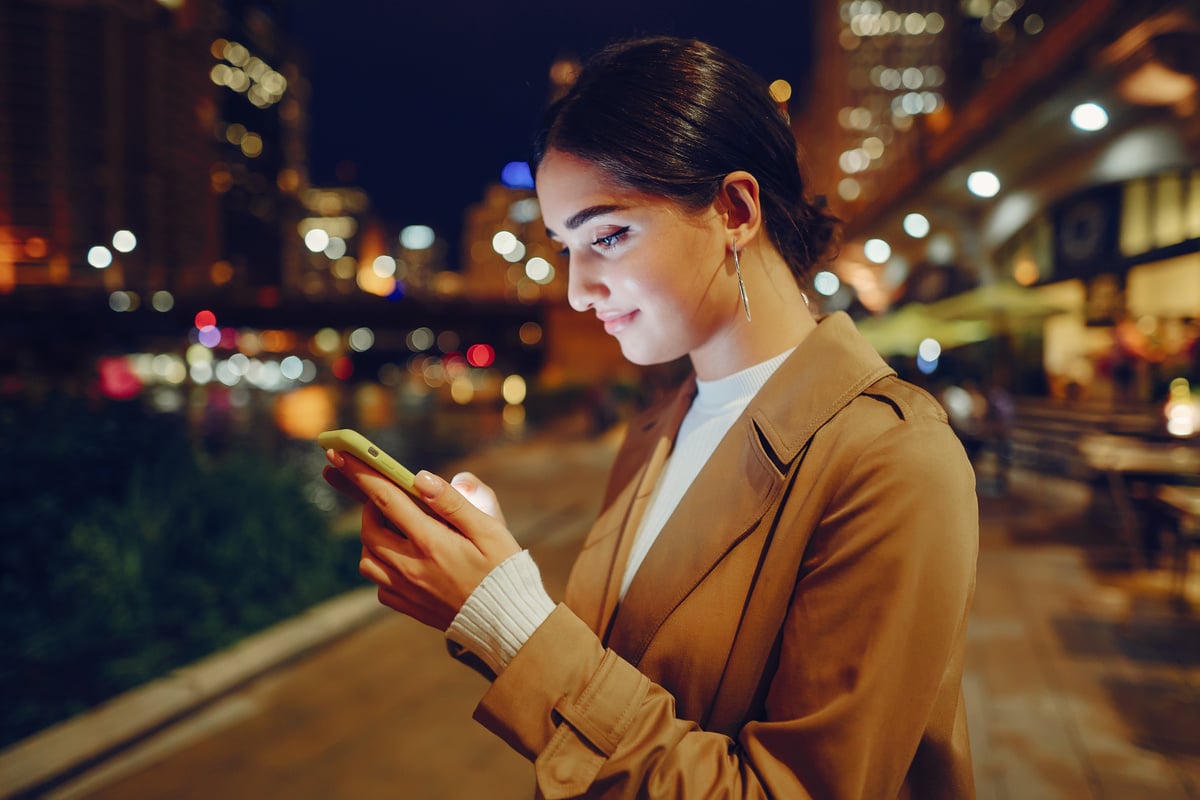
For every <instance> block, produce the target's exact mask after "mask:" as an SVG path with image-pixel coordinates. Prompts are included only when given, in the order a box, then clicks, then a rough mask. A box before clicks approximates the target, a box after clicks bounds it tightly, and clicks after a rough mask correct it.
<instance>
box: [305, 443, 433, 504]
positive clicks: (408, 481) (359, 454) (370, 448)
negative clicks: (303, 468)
mask: <svg viewBox="0 0 1200 800" xmlns="http://www.w3.org/2000/svg"><path fill="white" fill-rule="evenodd" d="M317 444H318V445H320V447H321V449H322V450H330V449H332V450H337V451H339V452H343V453H349V454H350V455H352V456H354V457H355V458H357V459H358V460H359V461H362V462H363V463H364V464H367V465H368V466H370V467H372V468H373V469H375V470H376V471H377V472H379V473H380V474H381V475H383V476H384V477H386V478H389V479H391V481H392V482H393V483H395V484H396V485H397V486H399V487H400V488H401V489H404V490H405V491H407V492H408V493H409V494H411V495H413V496H414V497H416V496H417V490H416V488H415V487H414V486H413V474H412V472H410V471H409V470H408V469H407V468H405V466H404V465H403V464H401V463H400V462H399V461H397V460H396V459H394V458H392V457H391V456H389V455H388V454H387V453H385V452H384V451H383V448H381V447H380V446H379V445H377V444H374V443H372V442H371V440H370V439H368V438H367V437H365V436H363V435H362V434H361V433H359V432H358V431H355V430H351V429H349V428H342V429H340V430H336V431H325V432H324V433H322V434H321V435H320V436H318V437H317Z"/></svg>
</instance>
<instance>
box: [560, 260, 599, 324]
mask: <svg viewBox="0 0 1200 800" xmlns="http://www.w3.org/2000/svg"><path fill="white" fill-rule="evenodd" d="M606 294H607V289H606V287H605V286H604V283H603V282H602V281H601V280H600V279H599V278H598V277H597V275H596V274H595V271H594V270H592V269H590V268H588V266H587V265H586V264H585V263H584V261H583V259H577V258H572V259H569V260H568V262H567V302H568V303H570V304H571V308H573V309H575V310H576V311H587V310H588V309H589V308H594V307H595V305H596V301H597V300H599V299H601V298H603V297H604V295H606Z"/></svg>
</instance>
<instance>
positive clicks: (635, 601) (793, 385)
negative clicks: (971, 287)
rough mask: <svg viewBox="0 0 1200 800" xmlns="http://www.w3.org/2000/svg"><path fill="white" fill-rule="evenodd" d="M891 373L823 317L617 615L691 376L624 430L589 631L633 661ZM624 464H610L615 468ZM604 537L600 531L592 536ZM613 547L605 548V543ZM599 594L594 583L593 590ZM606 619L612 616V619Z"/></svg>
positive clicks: (747, 417)
mask: <svg viewBox="0 0 1200 800" xmlns="http://www.w3.org/2000/svg"><path fill="white" fill-rule="evenodd" d="M892 372H893V371H892V369H891V368H890V367H888V366H887V364H886V363H884V361H883V359H881V358H880V357H879V355H878V353H876V352H875V351H874V349H872V348H871V346H870V344H868V343H867V342H866V341H865V340H864V339H863V338H862V337H861V336H860V335H859V333H858V331H857V329H856V328H855V327H854V322H853V321H852V320H851V319H850V317H849V316H848V315H846V314H844V313H841V312H839V313H835V314H832V315H830V316H828V317H825V318H824V319H822V320H821V322H820V323H819V324H818V325H817V327H816V329H814V330H813V331H812V332H811V333H810V334H809V335H808V336H807V337H805V339H804V341H803V342H801V343H800V345H799V346H798V347H797V348H796V350H795V351H794V352H793V353H792V354H791V355H790V356H789V357H788V358H787V360H786V361H784V363H783V364H782V365H780V367H779V369H778V370H776V372H775V373H774V374H773V375H772V376H771V377H770V378H769V379H768V380H767V383H766V384H765V385H764V386H763V387H762V389H761V390H760V391H759V392H758V394H756V395H755V397H754V399H753V400H751V402H750V404H749V405H748V406H747V408H746V410H745V411H744V412H743V413H742V415H741V417H740V418H739V419H738V420H737V422H735V423H734V425H733V427H732V428H731V429H730V430H729V432H728V433H727V434H726V435H725V438H724V439H723V440H722V441H721V443H720V444H719V445H718V446H717V449H716V451H714V453H713V455H712V457H711V458H710V460H709V462H708V465H707V466H706V467H705V468H704V469H702V470H701V471H700V474H699V475H697V477H696V479H695V481H694V482H693V483H692V485H691V487H690V488H689V489H688V491H687V493H686V494H685V495H684V497H683V498H682V499H681V500H680V503H679V505H678V506H677V507H676V509H675V511H674V513H673V514H672V515H671V518H670V519H669V520H668V521H667V524H666V525H665V526H664V528H663V530H662V532H661V533H660V534H659V537H658V539H657V540H656V541H655V543H654V545H653V546H652V547H651V549H650V552H649V553H648V554H647V555H646V558H645V560H644V561H643V562H642V565H641V568H640V569H639V570H638V574H637V576H635V577H634V579H633V582H632V583H631V584H630V586H629V589H628V591H627V592H626V595H625V598H624V600H623V601H622V602H621V604H620V610H619V612H618V611H617V596H618V593H619V589H620V584H621V577H622V573H623V571H624V569H625V564H626V562H627V561H628V555H629V550H630V546H631V544H632V541H633V538H634V535H635V534H636V532H637V528H638V525H639V524H640V522H641V519H642V517H643V515H644V512H645V508H646V504H647V502H648V500H649V496H650V494H651V492H652V491H653V488H654V485H655V483H656V482H657V480H658V477H659V474H660V473H661V470H662V466H663V464H664V463H665V461H666V457H667V455H668V454H669V452H670V447H671V445H672V443H673V442H674V439H675V435H676V433H677V432H678V430H679V425H680V423H681V422H682V420H683V417H684V415H685V414H686V412H687V409H688V407H689V406H690V404H691V400H692V398H693V397H694V395H695V381H694V378H693V379H689V380H688V381H686V382H685V383H684V384H683V385H682V386H681V387H680V389H679V390H678V392H677V393H676V395H675V397H674V399H673V400H672V401H671V402H669V403H667V404H666V405H665V406H664V407H662V410H661V412H659V413H658V414H657V415H655V416H652V417H651V418H650V419H648V420H647V419H646V418H643V419H642V420H640V423H639V424H638V425H637V427H636V428H633V427H631V430H630V434H629V437H630V442H629V446H628V447H627V448H626V452H625V454H624V455H625V458H624V459H623V460H624V461H625V463H629V459H630V458H634V457H637V456H638V455H640V456H641V458H640V460H639V461H637V462H634V463H633V464H632V465H631V467H633V468H636V469H637V471H636V473H635V474H630V475H629V476H628V482H625V481H623V480H621V479H620V476H614V477H616V478H618V480H617V481H615V482H614V485H617V486H623V487H624V489H623V490H622V491H621V492H620V494H619V495H618V496H616V497H613V498H610V500H611V501H612V504H611V505H610V506H609V507H608V509H607V510H606V511H605V513H604V515H603V516H602V517H601V518H600V519H599V520H597V523H598V526H600V525H605V526H607V527H609V528H611V529H612V530H611V531H610V532H609V533H619V536H620V538H619V539H618V540H616V541H615V542H613V544H614V545H615V547H614V548H613V550H614V551H615V552H613V554H612V559H613V561H612V563H611V568H610V569H609V570H608V574H607V575H606V581H605V586H604V589H603V597H604V601H603V604H602V607H601V608H600V609H597V611H599V615H598V619H597V620H596V622H597V625H596V630H597V631H600V632H603V631H605V630H607V629H609V627H610V626H611V632H610V633H609V636H608V639H609V641H608V644H609V646H611V647H613V649H615V650H617V651H618V652H620V653H621V654H622V655H623V656H624V657H626V658H627V659H629V660H631V661H633V662H634V663H637V661H638V660H639V659H640V658H641V656H642V654H643V653H644V652H645V649H646V647H647V646H648V645H649V643H650V640H651V639H652V638H653V636H654V634H655V633H656V632H657V630H658V628H659V626H661V624H662V622H663V621H664V620H665V619H666V617H667V615H669V614H670V613H671V611H673V610H674V609H675V607H676V606H677V605H678V604H679V603H680V602H681V601H682V600H683V599H684V598H685V597H686V596H687V595H688V594H689V593H690V592H691V591H692V590H693V589H694V588H695V587H696V585H697V584H698V583H699V582H700V581H701V580H703V578H704V577H705V575H707V574H708V572H709V571H711V570H712V569H713V567H714V566H716V564H717V563H718V562H719V561H720V560H721V559H722V558H723V557H724V555H725V554H726V553H727V552H728V551H729V550H730V549H731V548H733V547H734V546H735V545H736V544H737V543H738V542H740V541H741V540H742V539H743V538H745V537H746V536H747V535H749V534H750V533H751V532H752V531H753V530H754V529H755V528H756V527H757V526H758V524H759V522H760V521H761V520H762V518H763V516H764V515H765V514H766V512H767V511H768V509H769V508H770V507H771V505H772V504H773V503H775V502H776V499H777V496H778V494H779V492H780V491H781V490H782V487H783V482H784V478H785V476H786V473H787V471H788V467H789V465H790V464H791V463H792V462H793V461H794V460H795V458H796V456H797V455H798V454H799V453H800V451H801V449H802V448H803V447H804V445H805V443H806V442H807V441H808V440H809V438H810V437H811V436H812V435H813V433H815V432H816V430H817V429H818V428H819V427H821V426H822V425H823V424H825V422H826V421H828V420H829V418H830V417H832V416H833V415H834V414H835V413H836V412H837V411H838V410H839V409H841V408H842V407H843V406H845V405H846V403H848V402H849V401H850V400H851V399H853V398H854V397H855V396H857V395H858V394H860V393H861V392H862V391H863V390H864V389H865V388H866V387H868V386H870V385H871V384H872V383H874V382H875V381H877V380H879V379H880V378H882V377H884V376H885V375H888V374H891V373H892ZM620 468H622V467H621V466H618V469H620ZM596 533H597V534H600V535H601V536H603V535H605V533H606V532H605V531H601V530H599V529H598V530H597V531H596ZM610 547H611V545H610ZM596 588H597V589H598V588H599V587H598V586H597V587H596ZM614 614H616V617H615V618H614V616H613V615H614Z"/></svg>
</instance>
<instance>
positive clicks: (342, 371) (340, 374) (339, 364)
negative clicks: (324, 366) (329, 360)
mask: <svg viewBox="0 0 1200 800" xmlns="http://www.w3.org/2000/svg"><path fill="white" fill-rule="evenodd" d="M353 374H354V364H352V363H351V362H350V359H349V358H347V357H346V356H342V357H340V358H335V359H334V360H333V377H335V378H337V379H338V380H339V381H345V380H349V379H350V376H351V375H353Z"/></svg>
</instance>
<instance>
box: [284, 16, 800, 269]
mask: <svg viewBox="0 0 1200 800" xmlns="http://www.w3.org/2000/svg"><path fill="white" fill-rule="evenodd" d="M808 3H809V0H791V1H790V2H765V0H740V2H738V1H737V0H734V2H730V1H729V0H725V1H724V2H721V3H716V2H712V1H711V0H699V1H698V0H657V1H656V0H610V1H609V2H606V3H588V4H582V3H578V4H576V3H564V2H560V3H549V2H547V0H526V1H525V2H516V3H506V2H484V0H473V1H472V0H422V2H417V3H414V2H411V1H410V0H338V1H337V2H330V0H320V1H319V2H318V0H301V2H296V3H294V4H292V3H289V4H288V13H289V15H291V18H290V19H289V20H287V21H286V25H287V27H288V29H290V31H291V32H292V36H293V38H294V40H295V41H296V43H297V44H298V45H299V46H300V48H301V50H302V52H303V53H304V56H305V57H306V58H307V70H306V71H307V74H308V76H309V79H310V82H311V84H312V97H311V102H310V107H309V112H310V162H311V163H310V170H311V178H312V181H313V182H314V183H315V184H317V185H334V184H343V183H347V182H348V183H350V184H353V185H357V186H361V187H363V188H364V189H366V191H367V193H368V194H369V195H370V197H371V202H372V206H373V209H374V211H375V213H376V214H377V215H378V216H379V217H380V218H381V219H382V220H383V221H384V222H385V224H386V225H387V227H388V228H389V229H390V230H398V229H399V227H401V226H402V225H406V224H414V223H422V224H427V225H432V226H433V227H434V228H435V229H437V230H438V231H439V232H441V233H442V234H443V235H445V236H447V237H448V238H449V244H450V246H451V251H452V252H456V251H457V245H458V239H459V236H460V228H461V221H462V213H463V209H464V208H465V207H466V206H467V205H469V204H471V203H473V202H476V201H478V200H479V199H480V198H481V197H482V193H483V189H484V187H485V186H486V185H487V184H488V183H490V182H493V181H495V180H497V179H498V177H499V174H500V169H501V168H502V167H503V166H504V164H505V163H506V162H508V161H514V160H525V159H527V158H528V154H529V139H530V135H531V133H532V131H533V129H534V126H535V125H536V123H537V120H538V118H539V116H540V114H541V112H542V110H543V109H544V108H545V105H546V102H547V97H548V94H549V69H550V65H551V64H552V63H553V62H554V60H555V59H556V58H557V57H559V56H561V55H575V56H577V57H586V56H587V55H588V54H590V53H591V52H593V51H594V50H596V49H597V48H599V47H601V46H602V45H604V44H605V43H607V42H609V41H612V40H614V39H619V38H623V37H626V36H630V35H648V34H672V35H680V36H692V37H695V38H699V39H704V40H706V41H709V42H712V43H714V44H716V45H718V46H720V47H723V48H725V49H726V50H728V51H730V52H731V53H733V55H735V56H737V57H738V58H740V59H742V60H743V61H745V62H747V63H748V64H749V65H750V66H751V67H753V68H754V69H755V70H756V71H757V72H758V73H759V74H760V75H762V76H763V77H764V78H766V79H767V80H768V81H770V80H774V79H776V78H785V79H786V80H788V81H790V82H791V83H792V85H793V87H795V91H796V96H801V93H803V92H805V91H807V85H806V82H805V81H806V74H807V68H808V65H809V63H808V62H809V56H808V51H809V31H808V25H807V20H808V15H807V11H806V9H807V7H808ZM795 100H796V97H793V104H795ZM347 162H348V163H349V164H352V165H353V168H352V171H347V169H346V166H347ZM339 165H340V168H339Z"/></svg>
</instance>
